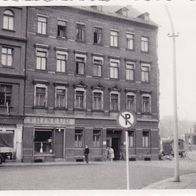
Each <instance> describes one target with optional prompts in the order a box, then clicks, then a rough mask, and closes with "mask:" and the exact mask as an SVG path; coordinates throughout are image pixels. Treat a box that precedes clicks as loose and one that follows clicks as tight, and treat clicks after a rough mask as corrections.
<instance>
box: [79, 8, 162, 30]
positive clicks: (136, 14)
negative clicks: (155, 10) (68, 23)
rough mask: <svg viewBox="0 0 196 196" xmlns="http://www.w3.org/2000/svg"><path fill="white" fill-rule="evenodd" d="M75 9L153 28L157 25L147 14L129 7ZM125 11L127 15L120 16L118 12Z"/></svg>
mask: <svg viewBox="0 0 196 196" xmlns="http://www.w3.org/2000/svg"><path fill="white" fill-rule="evenodd" d="M77 8H79V9H82V10H88V11H90V12H95V13H100V14H105V15H108V16H113V17H117V18H121V19H125V20H131V21H135V22H138V23H143V24H148V25H152V26H155V27H158V25H157V24H156V23H155V22H153V21H152V20H150V18H149V13H148V12H145V13H141V12H140V11H138V10H137V9H135V8H133V7H132V6H131V5H127V6H77ZM121 9H123V10H126V11H127V15H126V16H125V15H122V14H120V10H121Z"/></svg>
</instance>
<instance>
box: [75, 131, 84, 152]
mask: <svg viewBox="0 0 196 196" xmlns="http://www.w3.org/2000/svg"><path fill="white" fill-rule="evenodd" d="M82 139H83V130H81V129H76V130H75V147H78V148H81V147H82V145H83V144H82V143H83V142H82Z"/></svg>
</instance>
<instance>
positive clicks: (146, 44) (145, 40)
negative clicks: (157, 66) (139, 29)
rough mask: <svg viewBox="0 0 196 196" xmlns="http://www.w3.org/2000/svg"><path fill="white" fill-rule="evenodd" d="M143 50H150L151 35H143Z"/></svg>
mask: <svg viewBox="0 0 196 196" xmlns="http://www.w3.org/2000/svg"><path fill="white" fill-rule="evenodd" d="M140 47H141V51H142V52H146V53H148V52H149V37H147V36H142V37H141V46H140Z"/></svg>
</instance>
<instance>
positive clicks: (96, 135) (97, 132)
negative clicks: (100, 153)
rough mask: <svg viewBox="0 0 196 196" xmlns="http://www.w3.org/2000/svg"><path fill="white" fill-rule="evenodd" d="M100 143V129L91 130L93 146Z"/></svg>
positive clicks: (98, 145) (97, 145)
mask: <svg viewBox="0 0 196 196" xmlns="http://www.w3.org/2000/svg"><path fill="white" fill-rule="evenodd" d="M100 145H101V131H100V130H93V147H100Z"/></svg>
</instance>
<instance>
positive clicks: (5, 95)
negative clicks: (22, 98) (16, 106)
mask: <svg viewBox="0 0 196 196" xmlns="http://www.w3.org/2000/svg"><path fill="white" fill-rule="evenodd" d="M7 88H10V91H8V89H7ZM1 89H4V91H2V92H1ZM12 91H13V86H12V85H7V84H2V83H1V84H0V93H2V94H1V95H2V96H4V103H3V104H1V103H0V107H2V106H3V107H5V106H7V103H8V106H10V105H11V104H12V94H13V93H12ZM3 93H4V94H3ZM8 96H9V97H10V103H9V101H8V100H9V99H8V100H7V97H8Z"/></svg>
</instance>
